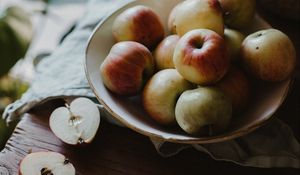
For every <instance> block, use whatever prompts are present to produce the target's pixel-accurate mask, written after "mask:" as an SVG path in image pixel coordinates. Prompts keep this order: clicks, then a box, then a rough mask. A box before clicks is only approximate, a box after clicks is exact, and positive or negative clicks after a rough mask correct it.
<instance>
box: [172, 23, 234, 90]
mask: <svg viewBox="0 0 300 175" xmlns="http://www.w3.org/2000/svg"><path fill="white" fill-rule="evenodd" d="M173 61H174V65H175V67H176V69H177V70H178V72H179V73H180V74H181V75H182V76H183V77H184V78H185V79H187V80H188V81H190V82H192V83H195V84H201V85H207V84H212V83H215V82H217V81H218V80H220V79H221V78H222V77H223V76H224V75H225V73H226V72H227V69H228V67H229V63H230V60H229V57H228V53H227V49H226V45H225V41H224V39H223V38H222V37H221V36H220V35H218V34H217V33H216V32H214V31H212V30H208V29H196V30H192V31H190V32H188V33H186V34H185V35H184V36H183V37H182V38H180V40H179V41H178V43H177V45H176V47H175V51H174V56H173Z"/></svg>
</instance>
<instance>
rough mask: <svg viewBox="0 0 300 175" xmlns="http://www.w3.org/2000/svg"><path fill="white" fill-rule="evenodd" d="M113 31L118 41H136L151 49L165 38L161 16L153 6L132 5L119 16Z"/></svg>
mask: <svg viewBox="0 0 300 175" xmlns="http://www.w3.org/2000/svg"><path fill="white" fill-rule="evenodd" d="M112 33H113V36H114V38H115V40H116V41H117V42H119V41H136V42H139V43H141V44H144V45H145V46H146V47H148V48H149V49H150V50H152V49H154V48H155V47H156V46H157V44H158V43H159V42H160V41H161V40H162V39H163V38H164V28H163V25H162V22H161V20H160V18H159V16H158V15H157V14H156V13H155V12H154V11H153V10H152V9H151V8H149V7H146V6H142V5H138V6H134V7H131V8H129V9H127V10H125V11H124V12H122V13H121V14H120V15H119V16H117V18H116V19H115V20H114V23H113V26H112Z"/></svg>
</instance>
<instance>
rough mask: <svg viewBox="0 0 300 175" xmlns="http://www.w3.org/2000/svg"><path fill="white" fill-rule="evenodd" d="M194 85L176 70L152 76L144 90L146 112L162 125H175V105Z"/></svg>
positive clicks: (168, 70) (166, 70)
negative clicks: (184, 92) (181, 95)
mask: <svg viewBox="0 0 300 175" xmlns="http://www.w3.org/2000/svg"><path fill="white" fill-rule="evenodd" d="M192 87H193V85H192V84H191V83H190V82H188V81H187V80H185V79H184V78H183V77H182V76H181V75H180V74H179V73H178V72H177V71H176V69H164V70H161V71H159V72H157V73H156V74H154V75H153V76H152V78H151V79H150V80H149V81H148V82H147V84H146V86H145V88H144V90H143V106H144V109H145V111H146V112H147V113H148V114H149V116H150V117H151V118H153V119H154V120H155V121H156V122H158V123H159V124H161V125H174V124H176V120H175V105H176V101H177V99H178V97H179V96H180V94H181V93H182V92H183V91H185V90H187V89H191V88H192Z"/></svg>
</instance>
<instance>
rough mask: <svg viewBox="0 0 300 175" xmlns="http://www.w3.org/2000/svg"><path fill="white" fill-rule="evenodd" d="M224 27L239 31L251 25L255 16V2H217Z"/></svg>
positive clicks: (245, 0) (237, 0)
mask: <svg viewBox="0 0 300 175" xmlns="http://www.w3.org/2000/svg"><path fill="white" fill-rule="evenodd" d="M219 2H220V4H221V7H222V9H223V14H224V20H225V25H226V26H228V27H230V28H235V29H241V28H246V27H247V26H248V25H249V24H251V22H252V20H253V18H254V14H255V8H256V7H255V6H256V5H255V0H243V1H241V0H219Z"/></svg>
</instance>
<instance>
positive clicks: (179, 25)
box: [174, 0, 224, 36]
mask: <svg viewBox="0 0 300 175" xmlns="http://www.w3.org/2000/svg"><path fill="white" fill-rule="evenodd" d="M176 13H177V14H176V15H175V22H174V23H175V28H176V33H177V34H178V35H179V36H183V35H184V34H185V33H187V32H189V31H191V30H193V29H200V28H204V29H210V30H213V31H215V32H217V33H218V34H219V35H221V36H223V34H224V22H223V15H222V9H221V6H220V3H219V2H218V1H217V0H188V1H184V2H182V4H180V5H179V6H178V9H176Z"/></svg>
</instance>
